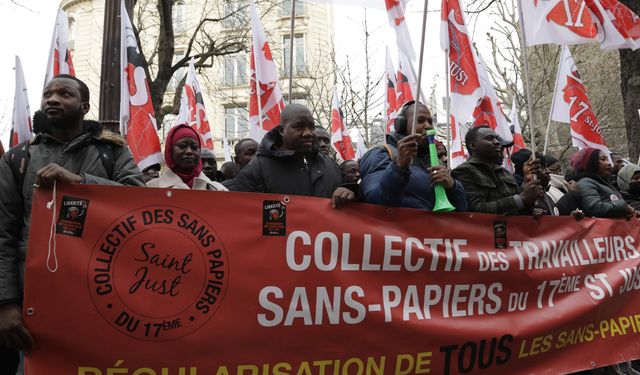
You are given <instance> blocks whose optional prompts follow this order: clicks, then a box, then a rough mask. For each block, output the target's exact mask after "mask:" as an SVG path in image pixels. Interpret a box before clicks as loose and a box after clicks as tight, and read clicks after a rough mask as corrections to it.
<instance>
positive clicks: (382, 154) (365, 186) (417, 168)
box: [359, 133, 467, 212]
mask: <svg viewBox="0 0 640 375" xmlns="http://www.w3.org/2000/svg"><path fill="white" fill-rule="evenodd" d="M398 140H399V139H398V136H397V135H396V134H395V133H392V134H390V135H389V136H387V146H388V147H389V148H388V149H387V148H386V147H376V148H373V149H371V150H369V152H367V153H366V154H365V155H364V156H363V157H362V159H360V162H359V164H360V176H361V179H362V182H361V189H362V194H363V199H364V201H366V202H367V203H373V204H380V205H385V206H393V207H409V208H418V209H422V210H427V211H433V207H434V205H435V201H436V198H435V192H434V189H433V185H432V184H431V176H430V175H429V172H428V171H427V168H428V167H429V165H430V164H429V161H428V160H427V159H428V158H427V157H426V152H420V153H419V154H418V157H417V159H416V160H414V162H413V163H412V164H411V165H410V166H409V169H408V170H407V169H402V168H400V167H398V165H397V164H396V162H395V158H396V157H397V154H398V152H397V145H398ZM390 153H391V154H390ZM447 198H449V202H450V203H451V204H452V205H453V206H454V207H456V211H463V212H464V211H466V210H467V198H466V197H465V194H464V189H463V188H462V184H460V182H458V181H454V187H453V189H452V190H451V191H447Z"/></svg>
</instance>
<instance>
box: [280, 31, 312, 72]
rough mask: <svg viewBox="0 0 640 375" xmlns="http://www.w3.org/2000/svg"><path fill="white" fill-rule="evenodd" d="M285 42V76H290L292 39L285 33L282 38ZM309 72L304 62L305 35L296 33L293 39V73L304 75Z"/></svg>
mask: <svg viewBox="0 0 640 375" xmlns="http://www.w3.org/2000/svg"><path fill="white" fill-rule="evenodd" d="M282 42H283V44H284V48H282V50H283V51H284V56H283V61H284V64H282V66H283V67H284V76H285V77H288V76H289V58H290V56H289V51H290V48H291V39H290V37H289V36H288V35H285V36H284V37H283V39H282ZM306 72H307V68H306V66H305V63H304V37H303V36H302V35H296V36H295V37H294V40H293V75H294V76H299V75H304V74H305V73H306Z"/></svg>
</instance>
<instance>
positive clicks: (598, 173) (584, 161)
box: [571, 148, 635, 218]
mask: <svg viewBox="0 0 640 375" xmlns="http://www.w3.org/2000/svg"><path fill="white" fill-rule="evenodd" d="M571 166H572V167H573V169H574V170H575V172H576V175H577V180H578V186H579V188H580V208H582V211H584V214H585V215H587V216H593V217H609V218H616V217H631V216H633V215H634V214H635V210H634V209H633V207H631V206H630V205H628V204H627V202H625V200H624V198H623V197H622V194H620V192H618V191H617V190H616V189H615V188H613V187H612V186H611V185H610V184H609V182H608V181H607V177H608V176H609V174H610V173H611V163H609V156H608V155H607V154H606V153H604V152H601V151H600V150H598V149H595V148H585V149H582V150H580V151H578V152H576V153H575V155H573V156H572V157H571Z"/></svg>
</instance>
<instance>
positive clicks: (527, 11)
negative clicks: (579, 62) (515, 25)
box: [520, 0, 599, 46]
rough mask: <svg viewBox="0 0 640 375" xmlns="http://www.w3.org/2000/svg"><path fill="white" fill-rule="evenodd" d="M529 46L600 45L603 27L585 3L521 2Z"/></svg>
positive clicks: (581, 0) (569, 0) (563, 0)
mask: <svg viewBox="0 0 640 375" xmlns="http://www.w3.org/2000/svg"><path fill="white" fill-rule="evenodd" d="M520 6H521V7H522V16H523V19H524V31H525V36H526V40H527V46H535V45H538V44H547V43H553V44H582V43H597V42H598V38H599V24H598V21H597V19H596V17H595V16H594V15H593V13H592V12H591V10H589V7H587V2H586V1H585V0H521V1H520Z"/></svg>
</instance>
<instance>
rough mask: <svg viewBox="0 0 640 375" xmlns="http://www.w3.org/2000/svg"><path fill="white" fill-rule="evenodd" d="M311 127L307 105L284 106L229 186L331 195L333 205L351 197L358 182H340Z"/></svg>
mask: <svg viewBox="0 0 640 375" xmlns="http://www.w3.org/2000/svg"><path fill="white" fill-rule="evenodd" d="M314 130H315V122H314V120H313V115H312V114H311V112H310V111H309V109H307V107H305V106H303V105H300V104H295V103H293V104H289V105H288V106H286V107H285V108H284V109H283V110H282V113H281V115H280V125H279V126H277V127H276V128H274V129H272V130H271V131H269V132H268V133H267V134H266V135H265V136H264V138H263V139H262V143H261V144H260V148H259V149H258V153H257V157H256V158H255V159H254V160H253V161H251V163H249V165H247V166H246V167H245V168H243V169H242V170H241V171H240V173H239V174H238V176H237V177H236V178H235V182H234V186H233V187H232V189H233V190H234V191H245V192H261V193H274V194H292V195H305V196H311V197H325V198H331V200H332V206H333V207H334V208H340V207H343V206H344V205H345V204H347V202H349V201H352V200H354V199H355V198H356V194H355V192H354V191H353V190H351V189H357V185H356V186H353V185H343V182H344V181H343V179H342V173H341V171H340V167H338V164H336V162H335V161H334V160H332V159H331V158H329V157H328V156H325V155H324V154H322V153H321V152H318V148H317V145H316V139H315V136H314V133H313V131H314ZM350 188H351V189H350Z"/></svg>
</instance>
